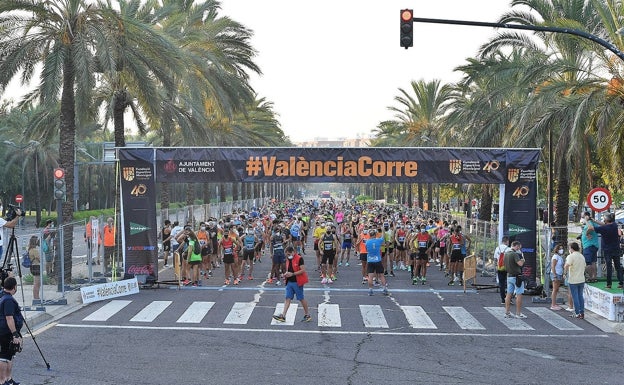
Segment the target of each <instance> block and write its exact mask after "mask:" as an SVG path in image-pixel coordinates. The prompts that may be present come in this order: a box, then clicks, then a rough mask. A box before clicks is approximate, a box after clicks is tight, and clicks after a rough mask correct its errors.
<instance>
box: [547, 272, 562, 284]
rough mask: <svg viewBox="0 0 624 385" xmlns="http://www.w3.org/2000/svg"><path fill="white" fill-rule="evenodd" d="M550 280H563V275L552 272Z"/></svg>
mask: <svg viewBox="0 0 624 385" xmlns="http://www.w3.org/2000/svg"><path fill="white" fill-rule="evenodd" d="M550 280H551V281H554V280H557V281H559V282H563V275H560V274H553V273H550Z"/></svg>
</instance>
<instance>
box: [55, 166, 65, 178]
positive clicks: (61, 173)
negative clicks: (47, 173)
mask: <svg viewBox="0 0 624 385" xmlns="http://www.w3.org/2000/svg"><path fill="white" fill-rule="evenodd" d="M54 177H55V178H56V179H61V178H65V170H63V169H62V168H55V169H54Z"/></svg>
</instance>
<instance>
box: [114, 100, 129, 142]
mask: <svg viewBox="0 0 624 385" xmlns="http://www.w3.org/2000/svg"><path fill="white" fill-rule="evenodd" d="M114 98H115V100H114V101H113V123H114V127H115V130H114V131H115V147H126V138H125V133H126V128H125V123H124V117H123V115H124V111H125V110H126V105H127V101H126V93H125V92H124V91H116V92H115V96H114Z"/></svg>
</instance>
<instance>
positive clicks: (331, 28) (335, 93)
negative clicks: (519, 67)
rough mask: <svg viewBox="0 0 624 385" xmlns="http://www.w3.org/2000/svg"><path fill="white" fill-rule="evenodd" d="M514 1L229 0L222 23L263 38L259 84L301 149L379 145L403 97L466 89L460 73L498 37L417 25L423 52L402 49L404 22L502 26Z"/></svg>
mask: <svg viewBox="0 0 624 385" xmlns="http://www.w3.org/2000/svg"><path fill="white" fill-rule="evenodd" d="M509 3H510V1H509V0H411V1H407V0H402V1H396V0H383V1H371V0H367V1H363V0H316V1H314V2H311V1H296V0H295V1H293V0H221V4H222V14H223V15H227V16H229V17H231V18H232V19H234V20H236V21H238V22H240V23H242V24H244V25H245V26H246V27H247V28H249V29H251V30H253V31H254V37H253V39H252V41H251V43H252V45H253V47H254V48H255V49H256V50H257V51H258V56H257V58H256V63H257V64H258V65H259V66H260V68H261V70H262V72H263V74H262V75H261V76H253V77H252V86H253V87H254V89H255V90H256V92H257V93H258V95H259V96H260V97H265V98H266V99H267V100H269V101H271V102H273V103H274V109H275V112H276V113H277V114H278V115H279V117H278V118H279V121H280V123H281V125H282V129H283V130H284V132H285V133H286V135H288V136H289V137H290V138H291V140H293V141H295V142H297V141H305V140H312V139H314V138H317V137H324V138H328V139H336V138H340V137H345V138H353V137H355V136H356V135H361V136H369V135H370V134H371V131H372V130H373V129H375V127H376V126H377V124H378V123H379V122H381V121H383V120H388V119H392V118H393V114H392V112H390V111H388V106H397V104H395V103H394V97H395V96H397V95H399V92H398V89H399V88H403V89H406V90H407V89H409V88H410V82H411V81H412V80H421V79H423V80H425V81H431V80H433V79H441V80H442V81H443V82H454V81H457V80H459V73H456V72H453V69H454V68H455V67H457V66H459V65H463V64H465V59H466V58H468V57H474V56H475V55H476V52H477V50H478V48H479V46H480V45H481V44H482V43H484V42H486V41H487V40H488V39H489V38H490V37H492V36H495V34H496V30H494V29H491V28H486V27H467V26H454V25H437V24H418V23H416V24H415V25H414V47H412V48H409V49H408V50H405V49H404V48H401V47H400V46H399V15H400V10H401V9H402V8H413V9H414V16H415V17H423V18H435V19H460V20H470V21H486V22H496V21H498V19H499V17H500V16H501V15H502V14H503V13H505V12H507V11H509V9H510V7H509Z"/></svg>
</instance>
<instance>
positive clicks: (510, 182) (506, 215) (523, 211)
mask: <svg viewBox="0 0 624 385" xmlns="http://www.w3.org/2000/svg"><path fill="white" fill-rule="evenodd" d="M538 162H539V153H538V152H535V153H534V154H533V156H532V157H529V156H525V157H522V158H514V159H510V160H509V163H508V164H507V177H506V180H505V202H504V205H503V207H504V212H503V234H504V235H508V236H509V239H510V241H511V242H513V241H520V242H521V243H522V254H523V255H524V259H525V263H524V266H523V267H522V274H523V275H525V276H526V277H529V280H530V285H529V286H534V285H535V281H536V279H535V277H536V271H537V270H536V269H537V253H536V241H537V222H536V221H537V209H536V201H537V167H538Z"/></svg>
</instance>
